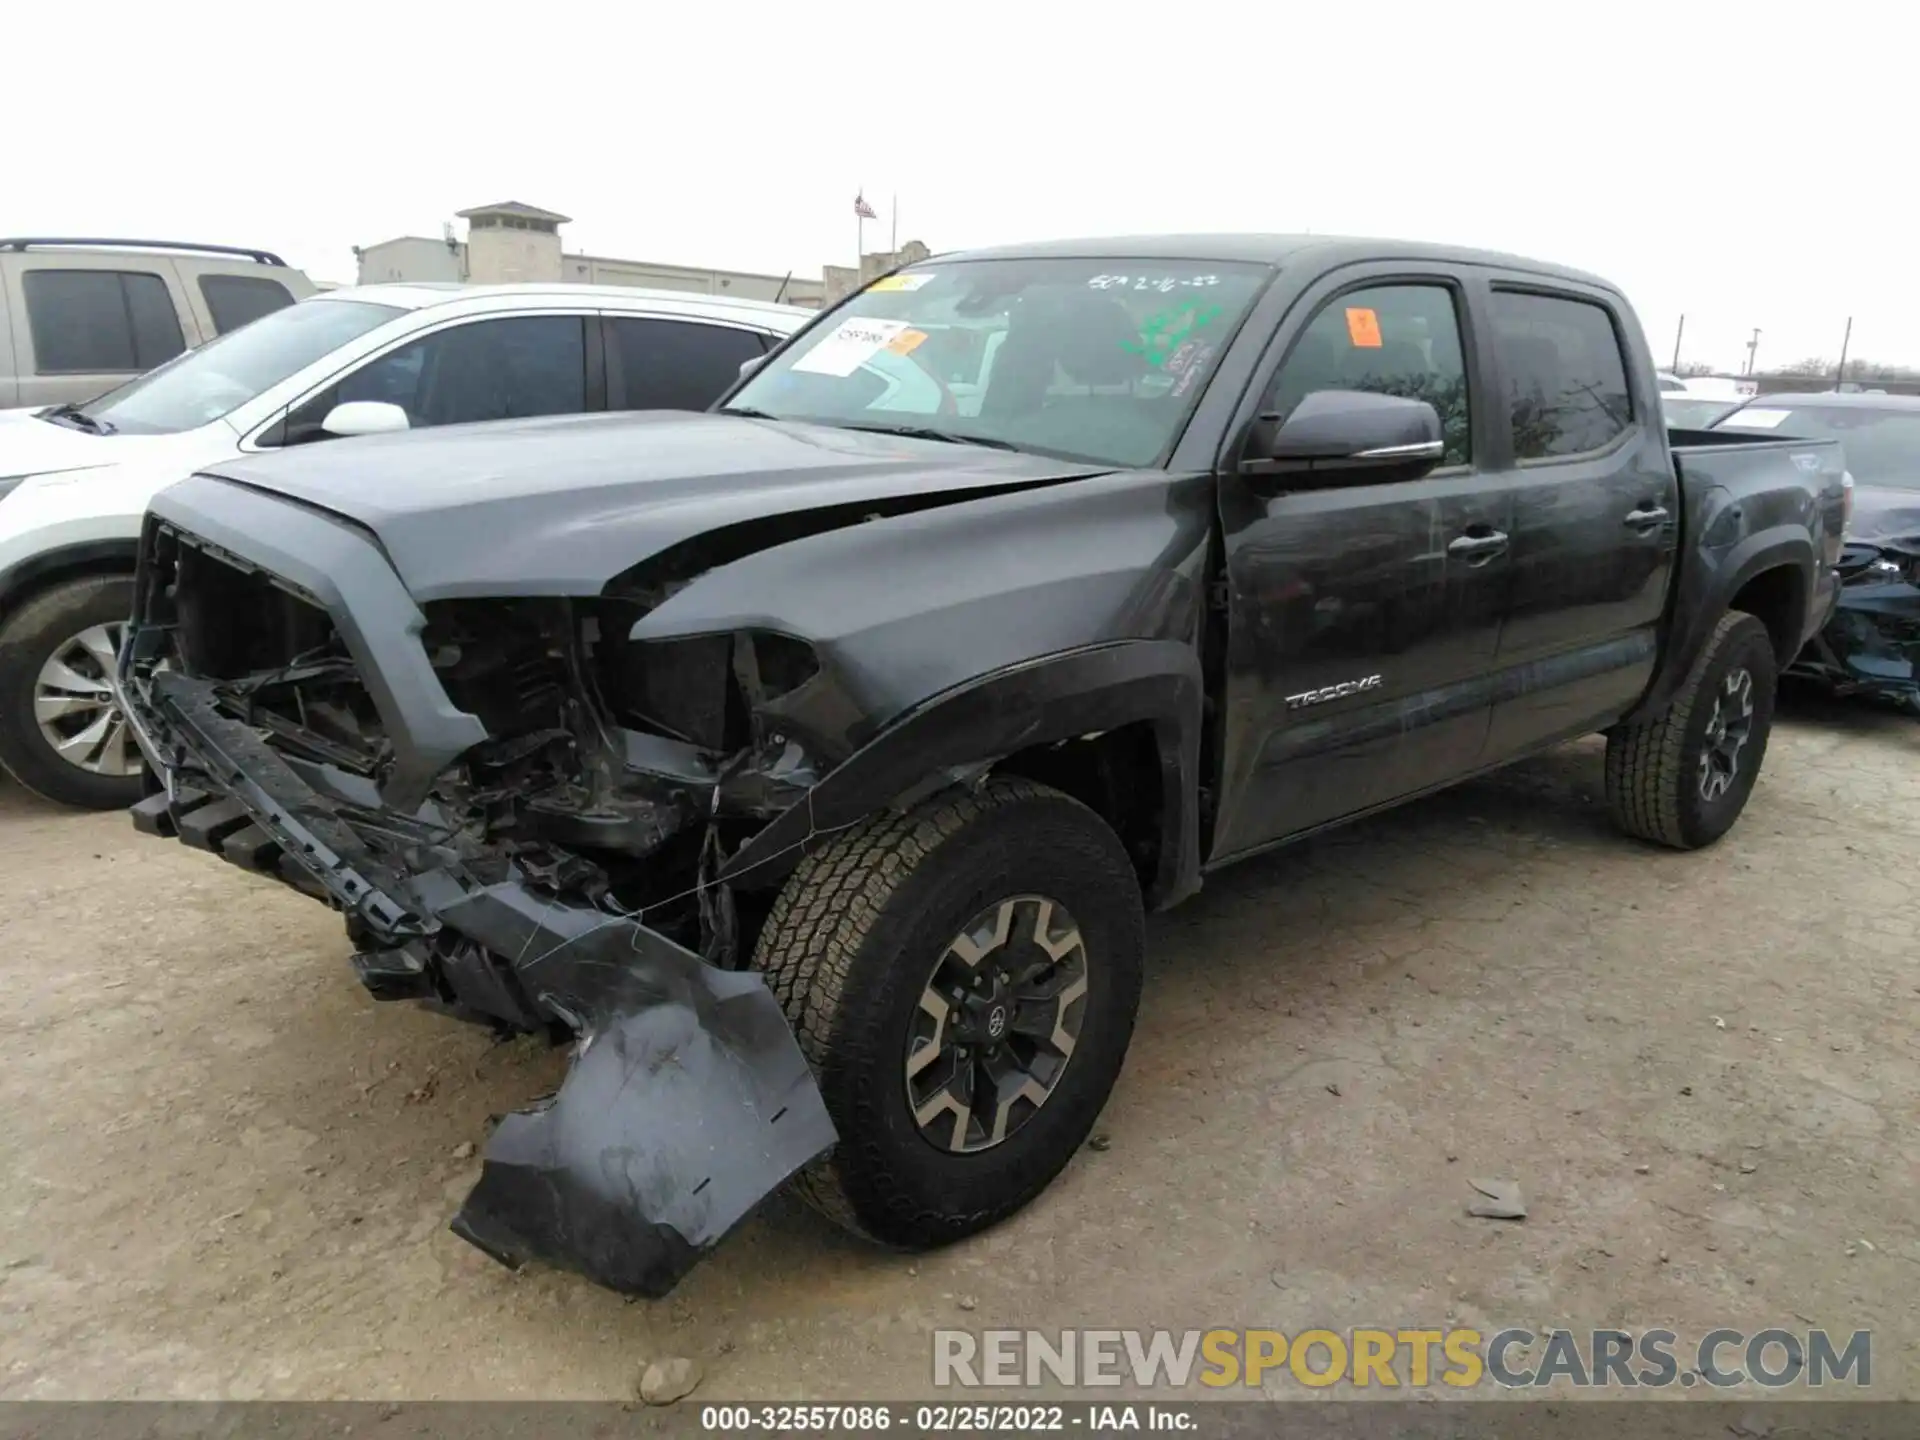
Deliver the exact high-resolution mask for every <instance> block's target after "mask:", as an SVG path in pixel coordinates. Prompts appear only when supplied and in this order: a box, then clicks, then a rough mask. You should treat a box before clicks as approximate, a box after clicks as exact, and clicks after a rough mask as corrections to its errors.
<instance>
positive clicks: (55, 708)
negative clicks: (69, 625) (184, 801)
mask: <svg viewBox="0 0 1920 1440" xmlns="http://www.w3.org/2000/svg"><path fill="white" fill-rule="evenodd" d="M125 631H126V626H125V624H123V623H120V622H113V623H109V624H104V625H92V626H89V627H88V628H87V629H85V630H82V631H81V632H80V633H79V634H78V635H75V636H73V637H72V638H71V639H69V640H68V641H67V642H66V643H65V644H63V645H61V646H59V647H58V648H57V649H55V650H54V652H53V654H52V655H51V656H49V657H48V659H47V663H46V664H44V665H42V666H41V667H40V673H39V675H38V676H37V677H36V678H35V680H34V684H33V718H34V720H35V722H36V723H38V725H39V726H40V734H41V736H42V738H43V739H45V740H46V742H47V746H48V748H49V749H51V750H52V751H53V753H54V754H56V755H58V756H59V757H60V758H61V759H63V760H65V761H66V762H67V763H68V764H70V765H73V766H75V767H77V768H78V769H81V770H85V771H87V772H89V773H90V774H94V775H109V776H126V775H135V774H138V773H139V771H140V766H141V758H140V751H139V748H138V747H137V746H135V744H134V743H133V737H132V736H131V735H130V734H129V733H128V731H127V722H126V720H125V719H123V718H122V716H121V714H120V710H119V707H118V706H116V705H115V704H114V699H113V684H112V677H113V671H114V665H115V662H116V657H117V656H118V655H119V652H120V640H121V636H122V635H123V634H124V633H125Z"/></svg>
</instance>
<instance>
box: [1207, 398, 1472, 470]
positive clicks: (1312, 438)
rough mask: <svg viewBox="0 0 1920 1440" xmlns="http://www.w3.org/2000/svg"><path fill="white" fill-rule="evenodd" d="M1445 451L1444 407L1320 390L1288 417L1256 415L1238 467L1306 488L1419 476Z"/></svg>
mask: <svg viewBox="0 0 1920 1440" xmlns="http://www.w3.org/2000/svg"><path fill="white" fill-rule="evenodd" d="M1445 454H1446V444H1445V442H1444V441H1443V440H1442V439H1441V433H1440V415H1439V412H1438V411H1436V410H1435V409H1434V408H1433V406H1431V405H1429V404H1428V403H1427V402H1426V401H1425V400H1408V399H1406V398H1404V397H1402V396H1399V395H1376V394H1374V393H1372V392H1371V391H1365V390H1317V391H1315V392H1314V393H1313V394H1311V395H1309V396H1307V397H1306V398H1305V399H1304V400H1302V401H1301V402H1300V403H1299V404H1298V405H1296V406H1294V407H1293V413H1292V414H1291V415H1288V416H1287V417H1286V418H1285V419H1284V420H1282V419H1281V417H1280V416H1278V415H1262V416H1261V417H1260V418H1259V419H1258V420H1256V421H1254V423H1253V428H1252V430H1251V431H1250V432H1249V434H1248V437H1247V450H1246V456H1245V458H1244V459H1242V460H1241V462H1240V473H1241V474H1242V475H1244V476H1247V477H1249V478H1266V477H1275V478H1278V477H1284V478H1285V479H1286V480H1288V481H1291V482H1295V483H1297V484H1298V485H1299V486H1300V488H1302V489H1321V488H1324V487H1327V486H1331V485H1371V484H1376V483H1378V482H1380V481H1384V480H1417V479H1418V478H1419V477H1420V476H1422V475H1424V474H1426V473H1427V471H1429V470H1431V469H1432V468H1433V467H1434V466H1435V465H1437V464H1439V463H1440V460H1441V458H1442V456H1444V455H1445ZM1276 488H1277V487H1276Z"/></svg>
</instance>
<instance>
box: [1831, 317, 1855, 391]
mask: <svg viewBox="0 0 1920 1440" xmlns="http://www.w3.org/2000/svg"><path fill="white" fill-rule="evenodd" d="M1852 343H1853V317H1852V316H1851V315H1849V316H1848V317H1847V333H1846V334H1845V335H1843V336H1842V337H1841V338H1840V369H1839V371H1838V372H1837V373H1836V374H1835V375H1834V377H1833V388H1834V391H1835V393H1838V392H1839V389H1840V387H1841V386H1842V385H1844V384H1846V383H1847V347H1848V346H1849V345H1851V344H1852Z"/></svg>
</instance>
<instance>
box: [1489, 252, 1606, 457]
mask: <svg viewBox="0 0 1920 1440" xmlns="http://www.w3.org/2000/svg"><path fill="white" fill-rule="evenodd" d="M1493 334H1494V344H1495V346H1496V347H1497V348H1498V350H1499V353H1500V364H1501V368H1502V369H1503V370H1504V371H1505V373H1506V377H1507V413H1508V416H1509V417H1510V419H1511V421H1512V424H1513V456H1514V459H1516V460H1548V459H1553V458H1556V457H1559V456H1563V455H1584V454H1587V453H1589V452H1590V451H1594V450H1602V449H1605V448H1606V446H1607V445H1608V444H1609V443H1611V442H1612V441H1613V440H1614V438H1615V437H1617V436H1618V435H1619V434H1620V433H1621V432H1622V431H1623V430H1625V429H1626V428H1627V427H1628V426H1629V425H1631V424H1632V423H1633V401H1632V398H1631V395H1630V393H1629V391H1628V389H1627V363H1626V359H1625V357H1624V356H1622V354H1621V352H1620V336H1619V333H1618V332H1617V331H1616V330H1615V328H1614V324H1613V317H1612V315H1610V314H1609V313H1608V312H1607V310H1606V309H1605V308H1604V307H1603V306H1600V305H1596V304H1594V303H1592V302H1591V301H1587V300H1572V299H1564V298H1561V297H1559V296H1553V295H1533V294H1527V293H1525V292H1522V291H1517V290H1496V291H1495V292H1494V295H1493Z"/></svg>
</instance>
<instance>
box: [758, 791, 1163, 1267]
mask: <svg viewBox="0 0 1920 1440" xmlns="http://www.w3.org/2000/svg"><path fill="white" fill-rule="evenodd" d="M1144 951H1145V922H1144V917H1143V914H1142V908H1141V899H1140V888H1139V882H1138V880H1137V878H1136V877H1135V875H1134V872H1133V868H1132V866H1131V865H1130V864H1129V863H1128V860H1127V855H1126V852H1125V850H1124V849H1123V848H1122V847H1121V844H1120V841H1119V838H1118V837H1117V836H1116V835H1115V834H1114V833H1113V831H1112V830H1111V829H1110V828H1108V826H1107V825H1106V824H1105V823H1104V822H1103V821H1102V820H1101V819H1100V817H1099V816H1097V815H1096V814H1094V812H1093V811H1091V810H1089V809H1088V808H1087V807H1086V806H1084V805H1082V804H1080V803H1079V802H1078V801H1076V800H1072V799H1070V798H1068V797H1067V796H1065V795H1062V794H1060V793H1059V792H1058V791H1055V790H1050V789H1048V788H1046V787H1045V786H1042V785H1036V784H1033V783H1031V782H1028V781H1024V780H994V781H991V782H989V783H988V784H987V785H985V786H983V787H982V788H981V789H980V790H978V791H976V792H968V793H961V794H954V795H949V796H946V797H943V798H939V799H936V800H934V801H930V802H928V803H926V804H923V805H921V806H919V807H918V808H916V809H914V810H912V811H910V812H908V813H907V814H905V815H892V814H888V815H881V816H876V817H873V818H872V819H869V820H867V821H865V822H863V823H862V824H861V825H860V826H858V827H857V828H855V829H853V830H850V831H848V832H847V833H846V834H845V835H842V836H841V837H839V838H838V839H836V840H834V841H833V842H832V843H831V844H829V845H827V846H826V847H824V848H823V849H821V850H818V851H816V852H815V853H814V854H813V855H811V856H809V857H808V858H807V859H806V860H805V861H804V862H802V864H801V865H800V867H799V868H798V869H797V870H796V871H795V872H794V874H793V875H792V876H791V877H790V878H789V879H788V881H787V884H786V886H785V887H784V888H783V889H782V890H781V892H780V895H779V897H778V899H777V900H776V901H775V903H774V906H773V909H772V911H771V913H770V914H769V916H768V919H767V923H766V926H765V928H764V930H763V931H762V932H761V936H760V941H759V944H758V946H757V947H756V950H755V955H754V962H753V963H754V966H755V968H757V969H759V970H760V971H762V972H763V973H764V974H765V975H766V977H767V983H768V985H769V986H770V987H771V988H772V990H773V993H774V995H775V996H776V997H777V998H778V999H779V1001H780V1003H781V1005H782V1007H783V1008H784V1009H785V1011H786V1014H787V1017H788V1019H789V1021H790V1022H791V1023H792V1025H793V1027H794V1031H795V1033H796V1034H797V1035H798V1036H799V1040H800V1045H801V1048H802V1050H803V1051H804V1052H805V1053H806V1056H807V1059H808V1061H809V1062H810V1063H811V1065H812V1066H813V1070H814V1074H815V1076H816V1077H817V1079H818V1080H819V1083H820V1089H821V1093H822V1094H823V1095H824V1096H825V1099H826V1103H827V1109H828V1112H829V1113H830V1114H831V1115H832V1117H833V1122H834V1125H835V1127H836V1128H837V1129H838V1130H839V1133H840V1142H839V1144H838V1145H836V1146H835V1147H834V1149H833V1151H832V1152H831V1153H829V1154H828V1155H827V1156H826V1157H825V1158H823V1159H822V1160H820V1161H818V1162H816V1163H815V1164H814V1165H812V1166H810V1167H809V1168H808V1169H807V1170H806V1171H805V1172H803V1173H802V1174H801V1176H800V1177H799V1179H798V1180H797V1182H796V1183H797V1186H798V1189H799V1190H800V1193H801V1194H802V1195H803V1196H804V1197H805V1198H806V1199H807V1200H808V1201H809V1202H810V1203H811V1204H812V1205H813V1206H814V1207H815V1208H817V1209H819V1210H821V1211H822V1212H823V1213H825V1214H826V1215H828V1216H830V1217H831V1218H832V1219H834V1220H836V1221H838V1222H839V1223H840V1224H842V1225H844V1226H846V1227H847V1228H849V1229H851V1230H853V1231H855V1232H856V1233H859V1234H862V1235H865V1236H867V1237H869V1238H871V1239H874V1240H878V1241H880V1242H882V1243H885V1244H889V1245H895V1246H900V1247H904V1248H909V1249H919V1248H924V1247H928V1246H932V1245H939V1244H943V1243H945V1242H947V1241H951V1240H957V1239H960V1238H961V1237H962V1236H966V1235H970V1234H973V1233H974V1232H976V1231H978V1230H982V1229H984V1228H986V1227H987V1226H989V1225H992V1224H994V1223H995V1222H997V1221H999V1220H1001V1219H1004V1218H1005V1217H1006V1216H1008V1215H1010V1214H1012V1213H1013V1212H1014V1211H1016V1210H1018V1209H1020V1207H1021V1206H1023V1205H1025V1204H1026V1203H1027V1202H1028V1201H1030V1200H1032V1199H1033V1198H1034V1197H1035V1196H1036V1195H1038V1194H1039V1193H1040V1192H1041V1191H1042V1190H1044V1189H1045V1188H1046V1187H1047V1186H1048V1185H1049V1184H1050V1183H1052V1181H1053V1179H1054V1177H1055V1176H1056V1175H1058V1174H1059V1173H1060V1171H1061V1169H1062V1168H1063V1167H1064V1166H1065V1165H1066V1163H1067V1161H1068V1160H1070V1159H1071V1158H1072V1157H1073V1154H1074V1152H1075V1151H1076V1150H1077V1149H1079V1148H1080V1145H1081V1144H1082V1142H1084V1141H1085V1139H1086V1137H1087V1132H1088V1131H1089V1130H1090V1129H1091V1128H1092V1126H1093V1122H1094V1120H1095V1118H1096V1117H1097V1116H1098V1115H1099V1113H1100V1108H1101V1106H1102V1105H1104V1104H1105V1103H1106V1099H1107V1094H1108V1092H1109V1091H1110V1090H1111V1089H1112V1088H1113V1082H1114V1079H1115V1077H1116V1076H1117V1075H1118V1074H1119V1072H1120V1064H1121V1061H1122V1060H1123V1059H1124V1058H1125V1056H1126V1051H1127V1042H1128V1040H1129V1039H1130V1038H1131V1037H1132V1034H1133V1020H1134V1013H1135V1011H1136V1009H1137V1008H1138V1006H1139V1001H1140V981H1141V961H1142V956H1143V954H1144Z"/></svg>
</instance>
